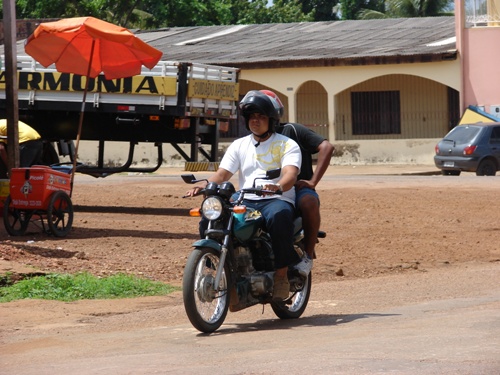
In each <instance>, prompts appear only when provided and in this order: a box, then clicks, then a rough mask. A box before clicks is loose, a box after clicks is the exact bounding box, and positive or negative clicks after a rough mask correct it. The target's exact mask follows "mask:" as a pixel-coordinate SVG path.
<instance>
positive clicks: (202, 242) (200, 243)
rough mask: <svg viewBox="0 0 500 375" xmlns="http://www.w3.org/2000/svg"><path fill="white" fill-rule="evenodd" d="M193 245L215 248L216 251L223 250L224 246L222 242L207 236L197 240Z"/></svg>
mask: <svg viewBox="0 0 500 375" xmlns="http://www.w3.org/2000/svg"><path fill="white" fill-rule="evenodd" d="M191 246H193V247H209V248H211V249H214V250H215V251H219V252H220V251H221V250H222V246H221V244H220V243H218V242H217V241H214V240H211V239H206V238H205V239H202V240H198V241H196V242H195V243H193V244H192V245H191Z"/></svg>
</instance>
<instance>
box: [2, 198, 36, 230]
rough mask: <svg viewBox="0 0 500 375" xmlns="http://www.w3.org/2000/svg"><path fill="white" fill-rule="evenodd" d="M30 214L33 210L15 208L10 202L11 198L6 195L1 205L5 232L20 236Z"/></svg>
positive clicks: (28, 220) (26, 225)
mask: <svg viewBox="0 0 500 375" xmlns="http://www.w3.org/2000/svg"><path fill="white" fill-rule="evenodd" d="M32 214H33V212H32V211H30V210H27V211H26V210H20V209H18V208H15V207H14V206H13V204H12V198H11V197H10V195H9V196H7V198H6V199H5V202H4V206H3V223H4V225H5V230H6V231H7V233H9V234H10V235H11V236H22V235H23V234H24V232H26V228H28V224H29V223H30V219H31V215H32Z"/></svg>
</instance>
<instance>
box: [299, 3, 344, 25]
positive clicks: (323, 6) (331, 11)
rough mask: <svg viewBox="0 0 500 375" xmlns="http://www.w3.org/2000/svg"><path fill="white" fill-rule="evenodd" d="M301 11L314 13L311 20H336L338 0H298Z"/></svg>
mask: <svg viewBox="0 0 500 375" xmlns="http://www.w3.org/2000/svg"><path fill="white" fill-rule="evenodd" d="M299 3H300V4H301V6H302V13H304V14H312V13H313V12H314V13H313V14H314V19H313V21H332V20H336V19H338V18H337V12H338V9H339V6H338V4H339V0H299Z"/></svg>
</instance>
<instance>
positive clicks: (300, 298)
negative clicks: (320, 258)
mask: <svg viewBox="0 0 500 375" xmlns="http://www.w3.org/2000/svg"><path fill="white" fill-rule="evenodd" d="M311 285H312V272H309V276H308V277H307V280H306V282H305V284H304V287H303V288H302V290H301V291H299V292H294V293H290V297H289V298H288V299H287V300H285V301H283V302H274V301H273V302H271V307H272V309H273V311H274V313H275V314H276V316H277V317H278V318H280V319H297V318H300V316H301V315H302V314H303V313H304V311H305V310H306V307H307V302H309V296H310V295H311Z"/></svg>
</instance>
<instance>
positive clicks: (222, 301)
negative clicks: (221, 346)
mask: <svg viewBox="0 0 500 375" xmlns="http://www.w3.org/2000/svg"><path fill="white" fill-rule="evenodd" d="M219 263H220V254H219V252H217V251H215V250H214V249H211V248H205V247H203V248H196V249H194V250H193V251H192V252H191V255H190V256H189V258H188V260H187V263H186V268H185V269H184V276H183V278H182V293H183V298H184V308H185V310H186V314H187V316H188V318H189V320H190V321H191V324H192V325H193V326H194V328H196V329H197V330H199V331H201V332H204V333H211V332H214V331H215V330H217V329H218V328H219V327H220V326H221V325H222V323H223V322H224V319H225V318H226V315H227V311H228V308H229V285H228V275H229V272H228V269H229V268H228V266H227V263H226V264H225V265H224V271H223V272H222V277H221V280H220V283H219V285H218V286H217V287H216V286H215V285H214V284H215V274H216V272H217V267H218V266H219Z"/></svg>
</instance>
